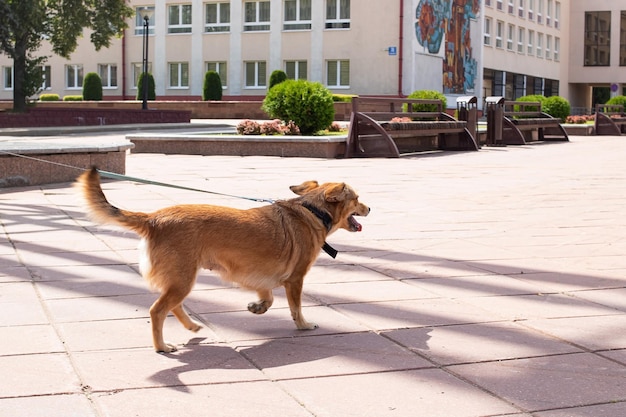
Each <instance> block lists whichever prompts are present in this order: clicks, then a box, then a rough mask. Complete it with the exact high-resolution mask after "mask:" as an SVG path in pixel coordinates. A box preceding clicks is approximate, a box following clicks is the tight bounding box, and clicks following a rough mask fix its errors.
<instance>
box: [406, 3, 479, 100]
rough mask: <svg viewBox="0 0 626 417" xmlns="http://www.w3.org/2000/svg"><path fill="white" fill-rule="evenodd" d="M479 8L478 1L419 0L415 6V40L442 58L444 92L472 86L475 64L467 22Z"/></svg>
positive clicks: (462, 91)
mask: <svg viewBox="0 0 626 417" xmlns="http://www.w3.org/2000/svg"><path fill="white" fill-rule="evenodd" d="M479 11H480V0H420V1H419V3H418V5H417V8H416V9H415V18H416V19H417V21H416V22H415V36H416V37H417V41H418V43H419V44H420V45H421V46H422V47H424V48H425V49H426V50H427V51H428V53H429V54H434V55H439V56H441V57H442V60H443V92H444V94H468V93H472V92H473V91H474V89H475V85H476V77H477V75H478V64H477V62H476V59H474V58H473V55H472V38H471V36H470V35H471V34H470V23H471V19H476V17H477V16H478V13H479ZM442 47H443V50H442Z"/></svg>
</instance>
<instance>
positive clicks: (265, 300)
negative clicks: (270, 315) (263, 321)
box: [248, 290, 274, 314]
mask: <svg viewBox="0 0 626 417" xmlns="http://www.w3.org/2000/svg"><path fill="white" fill-rule="evenodd" d="M257 295H258V296H259V301H257V302H253V303H250V304H248V311H250V312H251V313H254V314H263V313H265V312H266V311H267V310H269V308H270V307H271V306H272V304H273V303H274V294H272V290H259V291H257Z"/></svg>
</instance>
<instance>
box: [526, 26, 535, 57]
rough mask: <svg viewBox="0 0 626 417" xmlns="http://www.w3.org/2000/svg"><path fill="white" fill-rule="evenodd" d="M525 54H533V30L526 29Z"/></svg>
mask: <svg viewBox="0 0 626 417" xmlns="http://www.w3.org/2000/svg"><path fill="white" fill-rule="evenodd" d="M526 54H527V55H534V54H535V31H534V30H529V31H528V47H527V48H526Z"/></svg>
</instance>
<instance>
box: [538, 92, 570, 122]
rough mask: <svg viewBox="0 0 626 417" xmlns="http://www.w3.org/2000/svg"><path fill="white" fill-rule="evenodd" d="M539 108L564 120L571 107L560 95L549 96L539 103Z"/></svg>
mask: <svg viewBox="0 0 626 417" xmlns="http://www.w3.org/2000/svg"><path fill="white" fill-rule="evenodd" d="M541 108H542V110H543V111H544V112H545V113H548V114H549V115H550V116H552V117H555V118H557V119H559V120H561V122H564V121H565V119H567V116H569V114H570V111H571V107H570V104H569V101H567V100H566V99H564V98H563V97H561V96H550V97H546V99H545V100H544V101H543V103H542V104H541Z"/></svg>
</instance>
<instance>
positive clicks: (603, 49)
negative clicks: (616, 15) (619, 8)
mask: <svg viewBox="0 0 626 417" xmlns="http://www.w3.org/2000/svg"><path fill="white" fill-rule="evenodd" d="M610 49H611V12H609V11H605V12H585V65H586V66H609V65H610V61H611V53H610Z"/></svg>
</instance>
